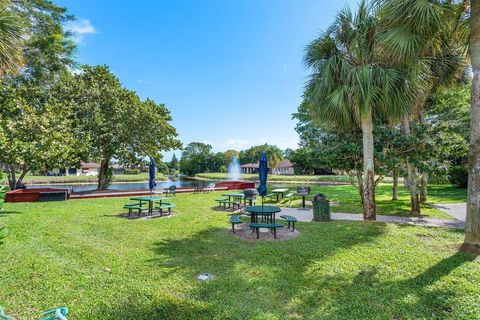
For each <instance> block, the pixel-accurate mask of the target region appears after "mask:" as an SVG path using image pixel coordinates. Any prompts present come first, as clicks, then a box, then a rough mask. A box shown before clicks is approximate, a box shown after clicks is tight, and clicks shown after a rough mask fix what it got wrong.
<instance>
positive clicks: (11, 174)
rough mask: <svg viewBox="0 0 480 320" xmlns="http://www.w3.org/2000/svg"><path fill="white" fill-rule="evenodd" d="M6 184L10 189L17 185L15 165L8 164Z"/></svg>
mask: <svg viewBox="0 0 480 320" xmlns="http://www.w3.org/2000/svg"><path fill="white" fill-rule="evenodd" d="M8 186H9V187H10V190H15V187H16V186H17V179H16V177H15V167H14V166H13V165H9V166H8Z"/></svg>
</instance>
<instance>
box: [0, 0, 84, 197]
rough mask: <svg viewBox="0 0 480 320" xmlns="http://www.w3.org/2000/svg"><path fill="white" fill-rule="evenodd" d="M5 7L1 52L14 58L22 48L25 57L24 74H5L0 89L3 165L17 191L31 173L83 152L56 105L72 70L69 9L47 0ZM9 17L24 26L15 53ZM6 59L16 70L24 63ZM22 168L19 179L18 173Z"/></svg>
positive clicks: (19, 0) (0, 24)
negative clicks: (65, 26) (32, 170)
mask: <svg viewBox="0 0 480 320" xmlns="http://www.w3.org/2000/svg"><path fill="white" fill-rule="evenodd" d="M1 3H2V5H7V6H8V7H7V9H6V8H5V7H3V9H4V11H2V13H1V14H3V15H7V19H4V21H3V22H1V21H0V29H2V28H3V29H4V31H5V32H4V34H3V35H2V38H1V39H0V44H1V45H0V48H1V49H0V50H7V51H8V50H10V51H11V52H12V53H14V54H18V50H20V51H21V52H22V54H23V67H22V68H21V70H20V72H18V73H16V74H11V73H10V74H9V73H6V72H5V71H3V72H2V74H3V75H6V76H5V77H4V78H3V79H2V89H1V90H0V101H1V104H2V109H1V110H0V117H1V119H0V136H1V137H0V139H2V140H3V142H4V143H3V144H2V146H0V148H1V149H2V150H0V163H2V165H3V166H4V167H5V168H6V169H7V172H8V179H9V182H10V186H11V187H12V188H16V187H18V186H20V185H21V182H22V177H23V176H24V175H25V174H26V173H27V172H28V171H29V170H31V169H41V168H43V167H45V166H62V165H69V162H70V160H72V162H75V158H76V154H77V151H78V150H79V148H76V147H75V146H74V145H71V144H69V142H71V141H72V139H71V138H72V134H71V132H70V131H69V129H70V128H71V122H70V121H69V120H68V118H69V117H68V116H67V115H66V113H68V110H66V109H65V108H63V104H62V103H57V102H59V100H58V98H59V97H60V94H59V91H58V89H59V88H60V87H61V84H62V82H63V80H64V78H68V77H69V74H68V72H69V70H71V68H73V67H74V60H73V55H74V51H75V44H74V43H73V41H72V38H71V33H70V32H68V31H66V30H65V29H64V27H63V25H64V23H66V22H68V21H70V20H71V19H72V16H71V15H69V14H68V13H67V11H66V9H64V8H61V7H58V6H56V5H54V4H53V3H51V2H50V1H47V0H36V1H29V0H17V1H11V2H10V1H2V2H1ZM9 15H15V16H16V17H18V19H19V20H20V22H19V23H20V24H21V25H22V26H23V29H22V45H21V46H20V47H17V48H15V49H14V50H11V48H10V49H9V47H8V46H11V45H18V41H14V40H12V41H10V40H9V39H8V36H9V35H15V34H16V33H17V32H18V28H17V27H16V29H15V31H14V32H7V31H6V26H7V24H8V23H9V21H10V20H11V18H8V16H9ZM0 20H1V19H0ZM0 55H1V54H0ZM7 55H8V54H7V53H4V56H3V57H2V59H0V60H2V62H1V63H6V64H7V65H10V66H14V65H15V64H18V62H19V61H20V60H19V58H12V59H8V58H7ZM3 59H5V60H3ZM1 63H0V64H1ZM73 141H77V140H76V139H73ZM59 155H61V156H59ZM65 159H68V160H69V161H67V162H66V161H65ZM18 170H19V171H20V174H19V175H17V174H16V172H17V171H18Z"/></svg>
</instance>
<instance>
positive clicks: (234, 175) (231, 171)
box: [228, 156, 241, 181]
mask: <svg viewBox="0 0 480 320" xmlns="http://www.w3.org/2000/svg"><path fill="white" fill-rule="evenodd" d="M240 174H241V173H240V162H238V159H237V157H236V156H233V158H232V162H231V163H230V164H229V165H228V180H231V181H239V180H240Z"/></svg>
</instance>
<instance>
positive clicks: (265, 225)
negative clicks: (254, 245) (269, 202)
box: [250, 223, 283, 239]
mask: <svg viewBox="0 0 480 320" xmlns="http://www.w3.org/2000/svg"><path fill="white" fill-rule="evenodd" d="M250 228H252V229H254V230H255V232H256V233H257V239H259V238H260V228H266V229H270V230H271V231H273V238H274V239H277V228H283V224H281V223H250Z"/></svg>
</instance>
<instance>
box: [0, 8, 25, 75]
mask: <svg viewBox="0 0 480 320" xmlns="http://www.w3.org/2000/svg"><path fill="white" fill-rule="evenodd" d="M26 35H27V33H26V30H25V28H23V26H22V21H21V19H20V17H19V16H18V14H16V12H14V10H13V4H12V3H11V2H10V1H1V2H0V39H2V43H1V47H0V78H3V77H4V76H6V75H11V74H16V73H17V72H18V71H19V69H20V67H22V66H23V63H24V61H23V59H24V58H23V52H22V47H23V44H24V39H25V38H26Z"/></svg>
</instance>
